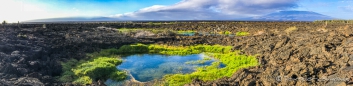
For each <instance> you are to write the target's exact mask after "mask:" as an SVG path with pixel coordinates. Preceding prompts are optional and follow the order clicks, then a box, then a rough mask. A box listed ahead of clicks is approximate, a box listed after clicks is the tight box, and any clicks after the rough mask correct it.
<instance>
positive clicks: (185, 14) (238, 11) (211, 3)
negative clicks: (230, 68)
mask: <svg viewBox="0 0 353 86" xmlns="http://www.w3.org/2000/svg"><path fill="white" fill-rule="evenodd" d="M297 2H298V0H183V1H181V2H179V3H176V4H174V5H171V6H162V5H154V6H151V7H147V8H143V9H140V10H138V11H135V12H132V13H127V14H116V15H115V17H118V18H121V19H141V20H158V19H162V20H163V19H172V20H173V19H174V20H184V19H188V20H189V19H201V20H202V19H234V18H241V17H249V16H256V15H261V14H264V13H269V12H274V11H279V10H285V9H288V8H294V7H297V4H296V3H297ZM113 16H114V15H113Z"/></svg>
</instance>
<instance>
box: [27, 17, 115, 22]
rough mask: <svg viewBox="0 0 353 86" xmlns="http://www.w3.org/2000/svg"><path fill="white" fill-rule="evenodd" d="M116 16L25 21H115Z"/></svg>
mask: <svg viewBox="0 0 353 86" xmlns="http://www.w3.org/2000/svg"><path fill="white" fill-rule="evenodd" d="M117 20H118V19H117V18H110V17H65V18H48V19H36V20H29V21H26V22H68V21H117Z"/></svg>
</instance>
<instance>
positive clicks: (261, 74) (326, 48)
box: [0, 22, 353, 86]
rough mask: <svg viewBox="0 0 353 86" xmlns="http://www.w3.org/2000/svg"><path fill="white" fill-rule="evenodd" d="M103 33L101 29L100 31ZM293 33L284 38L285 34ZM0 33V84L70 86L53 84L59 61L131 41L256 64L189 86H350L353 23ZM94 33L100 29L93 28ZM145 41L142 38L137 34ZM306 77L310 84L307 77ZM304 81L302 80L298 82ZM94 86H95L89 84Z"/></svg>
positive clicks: (25, 28)
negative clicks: (252, 58) (236, 55)
mask: <svg viewBox="0 0 353 86" xmlns="http://www.w3.org/2000/svg"><path fill="white" fill-rule="evenodd" d="M100 26H104V27H110V28H104V27H100ZM292 26H296V27H297V28H298V29H297V30H295V31H292V32H290V33H287V32H286V31H285V30H286V29H287V28H289V27H292ZM20 27H21V28H18V27H17V26H16V25H13V26H11V25H9V26H6V27H0V85H1V86H2V85H5V86H6V85H8V86H12V85H35V86H38V85H72V84H70V83H59V82H58V81H55V79H54V77H55V76H58V75H60V73H61V66H60V61H65V60H66V59H68V58H76V59H81V58H84V57H85V54H86V53H90V52H95V51H99V50H100V49H102V48H118V47H120V46H121V45H124V44H131V43H137V42H140V43H159V44H168V45H193V44H221V45H231V46H234V49H236V50H242V53H243V54H247V55H256V54H259V56H258V57H257V58H258V60H259V62H260V64H261V65H260V66H257V67H251V68H247V69H242V70H239V71H237V72H236V73H234V75H233V76H232V77H224V78H222V79H219V80H215V81H208V82H204V81H200V80H194V81H193V82H192V83H190V84H188V85H191V86H199V85H202V86H204V85H205V86H211V85H212V86H217V85H220V86H234V85H235V86H237V85H241V86H252V85H259V86H272V85H300V86H309V85H318V86H323V85H327V86H345V85H353V53H352V52H353V25H352V24H328V25H325V24H321V23H310V22H218V23H176V24H165V25H155V26H153V25H146V24H135V23H132V24H130V23H118V24H47V28H46V29H44V28H41V24H23V25H21V26H20ZM97 27H99V28H97ZM121 27H125V28H142V27H144V28H155V29H158V28H167V29H170V30H196V31H208V32H213V31H215V32H219V31H230V32H232V33H235V32H238V31H247V32H250V34H251V35H249V36H242V37H237V36H236V37H232V36H176V35H175V34H168V32H166V33H165V34H159V35H158V34H157V35H155V36H152V35H151V36H149V37H147V36H138V37H139V38H136V37H135V36H136V35H132V36H131V35H123V34H119V33H118V32H116V30H114V29H112V28H121ZM142 35H146V34H142ZM310 78H311V79H310ZM304 79H306V80H304ZM94 85H102V83H98V82H95V83H94Z"/></svg>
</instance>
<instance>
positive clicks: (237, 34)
mask: <svg viewBox="0 0 353 86" xmlns="http://www.w3.org/2000/svg"><path fill="white" fill-rule="evenodd" d="M249 34H250V33H249V32H243V31H240V32H237V33H235V35H236V36H248V35H249Z"/></svg>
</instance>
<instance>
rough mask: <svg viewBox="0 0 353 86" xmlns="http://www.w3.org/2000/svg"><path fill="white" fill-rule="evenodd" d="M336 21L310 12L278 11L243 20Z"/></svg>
mask: <svg viewBox="0 0 353 86" xmlns="http://www.w3.org/2000/svg"><path fill="white" fill-rule="evenodd" d="M331 19H336V18H333V17H330V16H326V15H323V14H319V13H316V12H310V11H280V12H276V13H271V14H268V15H264V16H259V17H251V18H244V19H241V20H252V21H315V20H331Z"/></svg>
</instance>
